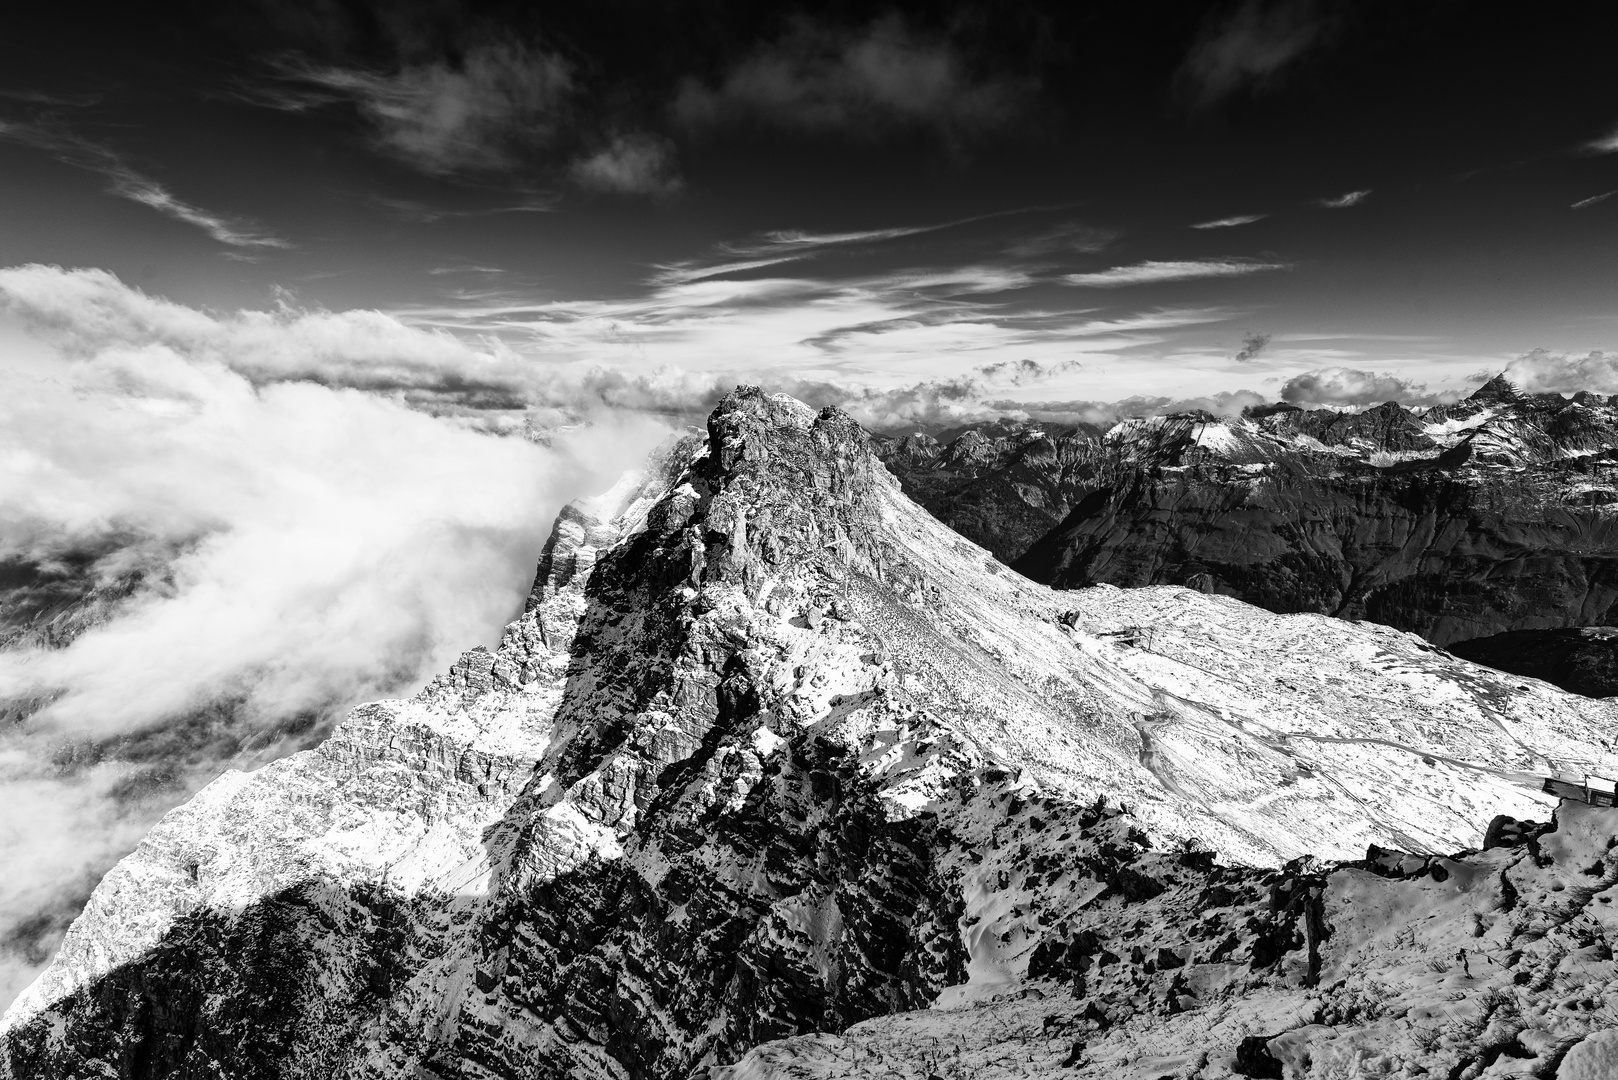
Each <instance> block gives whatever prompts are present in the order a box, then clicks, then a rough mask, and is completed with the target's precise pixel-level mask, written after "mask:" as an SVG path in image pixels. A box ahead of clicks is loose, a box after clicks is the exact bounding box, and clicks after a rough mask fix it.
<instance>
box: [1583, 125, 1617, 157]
mask: <svg viewBox="0 0 1618 1080" xmlns="http://www.w3.org/2000/svg"><path fill="white" fill-rule="evenodd" d="M1580 149H1582V150H1583V151H1584V152H1585V153H1587V154H1618V127H1615V128H1613V129H1612V130H1611V131H1609V132H1607V133H1606V134H1605V135H1602V136H1600V137H1599V138H1595V139H1591V140H1590V141H1589V142H1587V143H1585V144H1584V145H1583V146H1582V147H1580Z"/></svg>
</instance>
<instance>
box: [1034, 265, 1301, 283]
mask: <svg viewBox="0 0 1618 1080" xmlns="http://www.w3.org/2000/svg"><path fill="white" fill-rule="evenodd" d="M1290 269H1291V266H1290V265H1289V264H1287V263H1277V262H1258V261H1256V260H1252V259H1186V260H1173V261H1162V262H1159V261H1156V260H1148V261H1147V262H1142V263H1136V264H1134V265H1133V266H1114V267H1113V268H1112V269H1110V270H1098V271H1096V272H1094V273H1089V274H1067V275H1065V276H1064V277H1063V278H1062V279H1061V280H1063V281H1065V282H1067V283H1068V284H1069V285H1082V286H1089V287H1092V288H1100V289H1111V288H1117V287H1119V286H1122V285H1150V284H1155V283H1157V282H1165V281H1195V280H1197V279H1200V278H1222V277H1244V276H1246V275H1248V274H1261V273H1265V272H1266V271H1270V270H1290Z"/></svg>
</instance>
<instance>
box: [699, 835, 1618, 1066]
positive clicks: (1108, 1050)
mask: <svg viewBox="0 0 1618 1080" xmlns="http://www.w3.org/2000/svg"><path fill="white" fill-rule="evenodd" d="M1024 815H1027V816H1024ZM1098 817H1099V820H1098ZM1035 818H1037V819H1038V820H1039V821H1040V822H1041V824H1042V825H1043V828H1041V829H1039V830H1037V831H1030V830H1029V828H1028V823H1029V821H1031V820H1033V819H1035ZM1125 821H1126V818H1124V817H1122V816H1120V817H1118V818H1115V819H1111V820H1108V819H1106V817H1105V815H1099V816H1098V815H1096V814H1088V815H1086V814H1072V813H1068V814H1064V813H1063V812H1061V811H1054V812H1053V810H1052V808H1048V807H1043V806H1033V807H1028V808H1026V809H1019V808H1015V807H1014V808H1012V809H1011V811H1010V812H1009V813H1007V814H1004V815H994V814H989V815H986V819H985V822H984V827H985V828H986V829H987V828H992V829H993V831H994V833H993V835H994V839H995V840H997V841H998V846H997V847H994V848H991V849H990V850H989V857H988V860H986V863H985V866H986V867H987V873H990V874H993V873H997V872H998V873H1002V874H1004V873H1005V872H1006V871H1005V869H1003V868H1004V867H1006V866H1008V865H1009V866H1014V867H1015V868H1016V872H1015V874H1014V878H1013V880H1014V885H1013V888H1012V889H1011V890H1009V891H1008V892H1006V893H1003V894H1001V895H998V896H995V898H994V899H995V901H996V902H995V903H993V904H992V905H991V904H984V905H983V906H981V907H977V906H969V907H968V909H967V920H968V922H970V923H973V931H974V932H975V933H978V934H981V935H983V936H992V935H995V934H1003V935H1006V940H1007V942H1008V947H1007V948H1006V950H1005V951H1006V953H1007V954H1011V953H1014V952H1017V951H1020V952H1021V954H1022V956H1024V957H1026V967H1025V968H1024V969H1023V971H1022V977H1021V978H1014V979H1008V980H1007V981H1006V982H1005V983H1004V984H1002V985H1001V986H1000V987H999V990H1000V993H998V994H996V995H994V996H992V997H990V998H988V999H986V1000H982V1001H980V1002H979V1003H978V1004H977V1007H975V1008H957V1009H952V1010H949V1011H940V1010H936V1009H935V1010H931V1011H927V1012H911V1013H906V1014H901V1015H897V1016H891V1017H877V1018H873V1019H871V1020H867V1021H865V1022H863V1023H861V1024H858V1025H856V1026H854V1027H853V1028H852V1029H850V1030H848V1031H846V1032H843V1033H841V1034H836V1035H832V1034H821V1035H814V1036H800V1037H798V1038H793V1039H787V1040H783V1041H780V1042H776V1043H772V1044H769V1045H766V1046H763V1047H760V1048H758V1049H756V1050H754V1051H752V1052H750V1053H749V1054H748V1055H747V1056H746V1057H744V1058H743V1059H742V1061H740V1062H739V1063H738V1064H736V1065H735V1066H734V1067H731V1068H727V1069H718V1070H715V1071H714V1076H715V1077H716V1080H744V1078H745V1080H772V1078H776V1077H783V1078H784V1077H789V1076H790V1077H795V1078H807V1077H814V1078H820V1077H825V1078H828V1080H829V1078H832V1077H839V1076H848V1075H856V1074H860V1075H864V1074H873V1075H885V1076H894V1077H901V1078H915V1080H923V1078H926V1077H929V1076H936V1077H941V1078H943V1080H964V1078H966V1077H973V1078H978V1077H982V1078H987V1080H995V1078H1011V1077H1018V1078H1023V1077H1051V1078H1055V1077H1073V1078H1076V1080H1086V1078H1093V1080H1102V1078H1105V1080H1113V1078H1129V1080H1156V1078H1159V1077H1173V1078H1191V1077H1196V1078H1203V1080H1214V1078H1224V1077H1231V1076H1248V1077H1277V1078H1280V1077H1286V1078H1289V1080H1303V1078H1317V1080H1326V1078H1330V1077H1370V1076H1386V1077H1411V1078H1413V1077H1433V1076H1437V1077H1455V1078H1457V1080H1461V1078H1465V1080H1474V1078H1477V1077H1480V1076H1539V1077H1551V1076H1555V1077H1559V1078H1562V1080H1566V1078H1569V1077H1577V1078H1580V1080H1595V1078H1597V1077H1609V1076H1612V1075H1615V1074H1614V1072H1613V1070H1614V1068H1618V1037H1615V1036H1618V967H1615V965H1614V964H1613V960H1612V957H1613V948H1614V946H1615V945H1618V922H1615V919H1614V916H1613V908H1614V907H1615V906H1618V852H1615V842H1618V811H1615V810H1612V809H1610V808H1595V807H1590V806H1585V805H1583V804H1580V803H1564V804H1563V805H1562V806H1561V807H1560V808H1559V810H1558V811H1557V813H1556V816H1555V820H1554V822H1552V823H1550V824H1540V825H1534V824H1533V823H1519V824H1520V826H1521V828H1520V830H1519V831H1518V832H1516V833H1515V834H1514V835H1513V839H1512V841H1511V842H1510V843H1502V844H1497V845H1495V846H1493V847H1491V848H1489V849H1487V850H1483V851H1470V852H1463V853H1460V854H1457V855H1455V856H1453V857H1435V856H1419V855H1414V854H1410V853H1406V852H1398V851H1388V850H1381V849H1373V850H1372V851H1371V852H1370V853H1369V855H1368V857H1367V858H1365V859H1360V860H1355V861H1352V862H1344V863H1337V864H1331V865H1328V864H1322V863H1318V862H1313V861H1309V860H1300V861H1297V862H1293V863H1289V864H1287V865H1286V866H1284V867H1281V868H1280V869H1278V870H1264V871H1258V870H1251V869H1242V868H1235V867H1224V866H1219V865H1217V864H1212V865H1210V863H1211V860H1210V859H1209V858H1208V857H1207V853H1201V852H1187V853H1182V854H1180V855H1177V856H1176V855H1170V854H1166V853H1156V852H1147V851H1142V850H1139V849H1138V848H1132V847H1131V846H1130V844H1129V838H1128V836H1127V835H1126V834H1124V830H1125V829H1126V828H1127V826H1126V825H1125V824H1124V823H1125ZM1053 830H1057V832H1055V833H1053ZM1109 849H1110V850H1109ZM1120 849H1121V850H1120ZM1097 852H1102V853H1105V854H1104V855H1103V857H1102V858H1101V859H1099V860H1098V859H1097V857H1096V853H1097ZM1016 855H1021V859H1016ZM1126 858H1127V861H1128V865H1130V866H1131V868H1132V869H1133V870H1134V872H1135V873H1136V874H1138V875H1140V876H1141V877H1142V878H1145V879H1148V880H1150V881H1151V882H1152V883H1153V884H1152V887H1151V888H1150V889H1145V890H1142V889H1136V890H1135V891H1134V893H1133V895H1125V894H1124V893H1123V892H1122V891H1121V890H1118V889H1116V888H1113V887H1112V886H1111V885H1107V886H1106V887H1104V888H1100V891H1099V895H1097V889H1098V887H1099V886H1102V885H1103V884H1104V883H1103V881H1102V879H1101V877H1100V875H1099V874H1098V870H1100V869H1101V867H1098V866H1097V865H1096V864H1097V862H1100V863H1101V865H1102V866H1107V865H1116V864H1117V863H1118V862H1122V861H1124V860H1125V859H1126ZM1014 860H1015V861H1014ZM995 863H998V864H999V867H998V868H997V867H996V866H995V865H993V864H995ZM1031 863H1037V864H1038V865H1039V866H1040V867H1041V868H1042V869H1045V870H1046V871H1047V872H1046V873H1045V874H1043V875H1041V874H1033V875H1027V876H1025V875H1024V874H1023V873H1022V871H1024V870H1025V869H1027V868H1028V866H1029V865H1030V864H1031ZM862 1062H863V1063H865V1065H866V1069H865V1070H864V1071H863V1072H862V1071H861V1070H860V1069H859V1064H860V1063H862ZM851 1066H852V1068H851Z"/></svg>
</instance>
